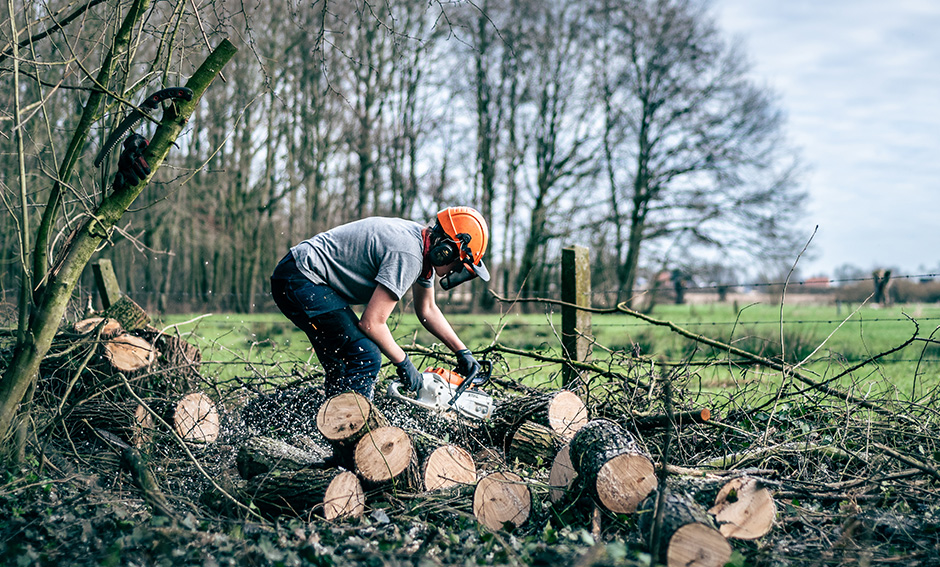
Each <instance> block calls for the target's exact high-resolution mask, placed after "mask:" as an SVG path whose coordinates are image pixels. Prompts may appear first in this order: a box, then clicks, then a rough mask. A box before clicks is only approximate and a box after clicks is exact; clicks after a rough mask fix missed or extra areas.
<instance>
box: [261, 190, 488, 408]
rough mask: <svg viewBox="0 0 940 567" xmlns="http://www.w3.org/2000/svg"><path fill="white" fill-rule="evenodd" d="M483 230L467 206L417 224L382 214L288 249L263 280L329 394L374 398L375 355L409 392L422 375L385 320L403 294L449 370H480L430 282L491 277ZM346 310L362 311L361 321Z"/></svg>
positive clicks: (446, 283)
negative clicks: (453, 361)
mask: <svg viewBox="0 0 940 567" xmlns="http://www.w3.org/2000/svg"><path fill="white" fill-rule="evenodd" d="M488 240H489V230H488V228H487V225H486V221H485V220H484V219H483V216H482V215H481V214H480V213H479V212H478V211H476V210H475V209H472V208H470V207H450V208H447V209H444V210H442V211H441V212H439V213H438V214H437V222H436V223H435V224H434V225H433V226H429V227H425V226H422V225H420V224H418V223H416V222H412V221H408V220H403V219H393V218H384V217H372V218H366V219H362V220H358V221H354V222H351V223H348V224H344V225H342V226H338V227H336V228H334V229H331V230H328V231H326V232H323V233H320V234H318V235H316V236H314V237H313V238H311V239H309V240H305V241H303V242H301V243H300V244H298V245H296V246H294V247H293V248H291V249H290V252H289V253H288V254H287V255H286V256H285V257H284V259H282V260H281V262H280V263H279V264H278V265H277V268H275V270H274V274H273V275H272V276H271V292H272V294H273V295H274V301H275V303H277V306H278V308H279V309H280V310H281V311H282V312H283V313H284V314H285V315H286V316H287V318H288V319H290V320H291V322H293V323H294V324H295V325H296V326H297V327H299V328H300V329H301V330H303V331H304V333H306V335H307V337H308V338H309V339H310V344H312V345H313V349H314V351H316V353H317V358H319V359H320V364H322V365H323V370H324V371H325V373H326V379H325V381H324V386H325V389H326V394H327V396H333V395H336V394H340V393H342V392H345V391H349V390H353V391H356V392H359V393H360V394H362V395H364V396H366V397H367V398H369V399H370V400H371V399H372V396H373V393H374V389H375V382H376V378H377V376H378V372H379V369H380V368H381V366H382V356H381V355H382V354H384V355H385V356H386V357H387V358H388V359H389V360H390V361H391V362H392V363H393V364H394V365H395V370H396V374H397V380H398V381H399V382H401V383H402V385H403V387H404V388H406V389H409V390H412V391H417V390H418V388H419V387H420V386H421V374H420V373H419V372H418V370H417V369H416V368H415V366H414V364H412V362H411V360H410V358H409V357H408V355H407V354H406V353H405V351H404V350H402V348H401V347H400V346H398V344H397V343H396V342H395V339H394V337H392V333H391V331H390V330H389V328H388V324H387V322H388V317H389V316H390V315H391V313H392V311H393V310H394V309H395V306H396V304H397V303H398V301H399V300H401V298H402V296H404V294H405V292H406V291H407V290H408V289H409V288H410V289H411V290H412V295H413V298H414V305H415V314H416V315H417V316H418V319H419V320H420V321H421V324H422V325H423V326H424V328H426V329H427V330H428V331H430V333H431V334H432V335H434V336H435V337H437V338H438V339H439V340H440V341H441V342H442V343H444V344H445V345H446V346H447V347H448V348H449V349H450V350H451V351H453V352H454V353H455V354H456V356H457V372H458V373H459V374H461V375H463V376H465V377H467V376H471V375H473V374H475V373H476V372H477V371H478V370H479V368H480V364H479V363H478V362H477V361H476V360H475V359H474V358H473V354H472V353H471V352H470V350H469V349H467V346H466V345H465V344H464V343H463V342H462V341H461V340H460V337H458V336H457V333H456V332H454V329H453V328H452V327H451V325H450V323H448V322H447V319H445V318H444V314H443V313H442V312H441V310H440V308H439V307H438V305H437V303H436V302H435V300H434V288H433V287H432V282H431V280H432V278H433V275H434V274H435V273H436V274H437V276H438V277H439V278H441V287H442V288H444V289H450V288H452V287H454V286H456V285H459V284H460V283H463V282H465V281H468V280H470V279H473V278H474V277H479V278H481V279H482V280H483V281H489V279H490V276H489V272H488V271H487V269H486V266H485V265H484V264H483V259H482V258H483V253H484V252H485V251H486V245H487V242H488ZM350 305H365V310H364V311H363V313H362V317H361V318H357V317H356V314H355V313H353V310H352V309H351V308H350Z"/></svg>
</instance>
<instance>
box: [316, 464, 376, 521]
mask: <svg viewBox="0 0 940 567" xmlns="http://www.w3.org/2000/svg"><path fill="white" fill-rule="evenodd" d="M365 509H366V495H365V491H363V489H362V483H361V482H359V477H357V476H356V475H355V474H353V473H351V472H349V471H344V472H341V473H340V474H338V475H336V477H335V478H334V479H333V480H332V481H330V484H329V486H327V488H326V492H325V493H324V495H323V516H324V517H325V518H326V519H327V520H336V519H344V518H358V517H359V516H362V514H363V513H364V512H365Z"/></svg>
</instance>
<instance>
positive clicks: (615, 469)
mask: <svg viewBox="0 0 940 567" xmlns="http://www.w3.org/2000/svg"><path fill="white" fill-rule="evenodd" d="M655 488H656V471H655V469H654V468H653V463H652V462H651V461H650V460H649V459H648V458H647V457H645V456H644V455H640V454H636V453H624V454H621V455H618V456H616V457H614V458H613V459H610V460H609V461H607V462H606V463H604V465H603V466H602V467H601V469H600V471H599V472H598V473H597V481H596V490H597V498H598V500H599V503H600V504H601V505H602V506H604V507H605V508H607V509H608V510H610V511H611V512H615V513H621V514H631V513H633V512H635V511H636V507H637V506H638V505H639V503H640V502H642V501H643V499H644V498H646V497H647V496H648V495H649V494H650V492H652V491H653V490H654V489H655Z"/></svg>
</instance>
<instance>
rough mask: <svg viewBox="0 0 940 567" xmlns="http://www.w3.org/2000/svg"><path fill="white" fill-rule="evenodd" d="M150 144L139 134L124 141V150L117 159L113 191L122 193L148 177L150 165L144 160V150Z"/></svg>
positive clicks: (132, 135)
mask: <svg viewBox="0 0 940 567" xmlns="http://www.w3.org/2000/svg"><path fill="white" fill-rule="evenodd" d="M148 145H150V142H148V141H147V138H144V137H143V136H141V135H140V134H131V135H130V136H128V137H127V139H126V140H124V150H122V151H121V157H120V158H119V159H118V170H117V173H115V174H114V190H115V191H123V190H124V189H127V188H128V187H133V186H135V185H137V184H138V183H140V180H141V179H143V178H144V177H147V176H148V175H150V164H149V163H147V160H145V159H144V150H145V149H147V146H148Z"/></svg>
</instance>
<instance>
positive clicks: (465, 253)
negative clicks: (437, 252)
mask: <svg viewBox="0 0 940 567" xmlns="http://www.w3.org/2000/svg"><path fill="white" fill-rule="evenodd" d="M437 222H438V223H439V224H440V225H441V228H442V229H443V230H444V233H445V234H447V236H449V237H450V238H451V239H452V240H453V241H454V242H455V243H456V244H457V247H458V249H459V251H460V260H462V261H463V263H464V264H465V265H466V266H467V268H468V269H469V270H470V271H471V272H473V273H474V274H476V275H477V276H479V277H480V279H482V280H483V281H489V280H490V273H489V271H488V270H487V269H486V265H485V264H483V253H484V252H486V245H487V244H488V243H489V240H490V230H489V228H487V226H486V221H485V220H484V219H483V215H481V214H480V211H478V210H476V209H473V208H470V207H448V208H446V209H444V210H443V211H441V212H439V213H437Z"/></svg>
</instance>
